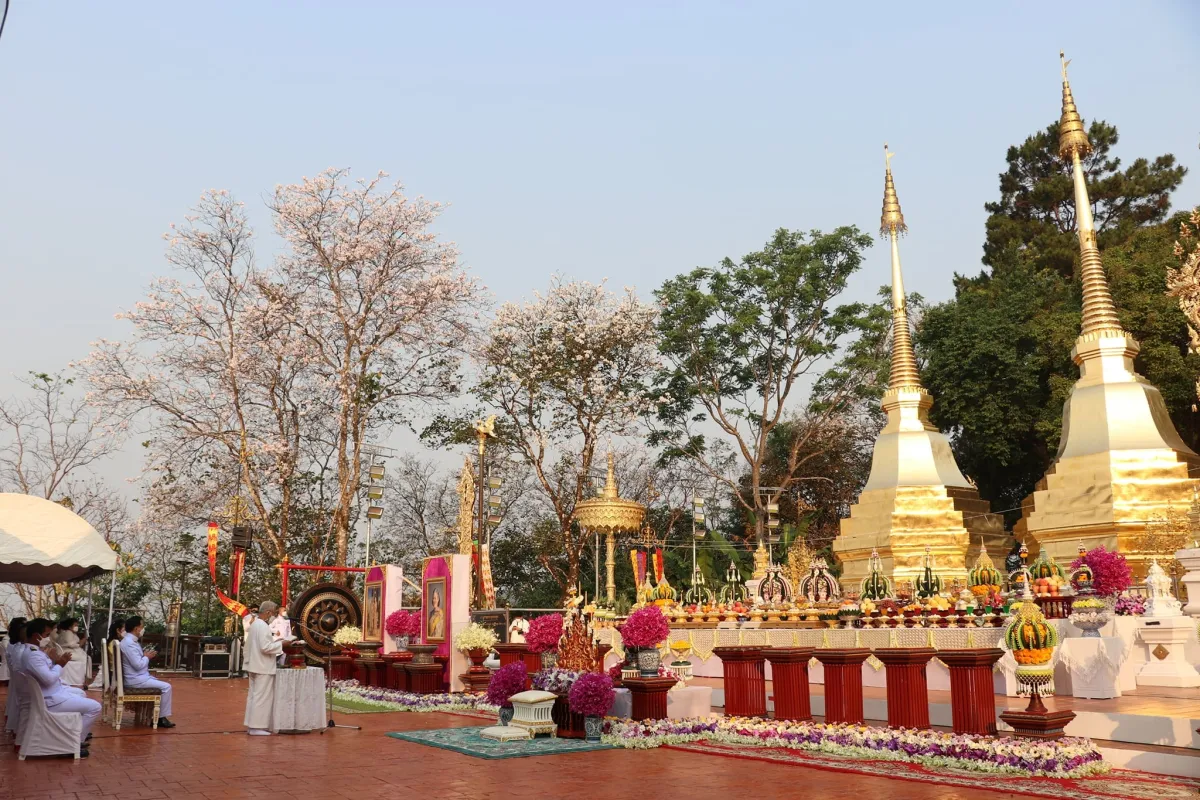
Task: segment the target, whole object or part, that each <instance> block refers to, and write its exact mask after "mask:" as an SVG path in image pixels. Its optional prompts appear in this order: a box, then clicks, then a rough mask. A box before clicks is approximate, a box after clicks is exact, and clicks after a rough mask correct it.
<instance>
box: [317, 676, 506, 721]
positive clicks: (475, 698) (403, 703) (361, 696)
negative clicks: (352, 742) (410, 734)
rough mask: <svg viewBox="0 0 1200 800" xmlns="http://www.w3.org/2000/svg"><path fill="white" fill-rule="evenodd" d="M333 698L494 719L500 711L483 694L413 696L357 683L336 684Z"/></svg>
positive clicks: (390, 709) (458, 693) (388, 707)
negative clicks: (464, 712)
mask: <svg viewBox="0 0 1200 800" xmlns="http://www.w3.org/2000/svg"><path fill="white" fill-rule="evenodd" d="M333 698H334V699H335V700H339V699H340V700H345V701H348V702H351V703H356V704H361V705H368V706H375V707H377V708H384V709H387V710H389V711H415V712H417V713H422V714H424V713H428V712H430V711H478V712H480V714H481V716H482V715H486V716H490V717H494V716H495V715H496V712H497V711H498V710H499V708H498V707H497V706H493V705H491V704H490V703H489V702H488V701H487V697H486V696H485V695H482V694H467V693H463V692H456V693H454V694H413V693H412V692H401V691H397V690H395V689H380V688H376V687H374V686H363V685H361V684H360V683H359V682H358V681H354V680H349V681H334V682H333Z"/></svg>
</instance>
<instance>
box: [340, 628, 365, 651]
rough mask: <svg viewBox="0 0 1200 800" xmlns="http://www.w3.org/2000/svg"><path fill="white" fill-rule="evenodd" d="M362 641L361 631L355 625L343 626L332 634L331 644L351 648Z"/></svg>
mask: <svg viewBox="0 0 1200 800" xmlns="http://www.w3.org/2000/svg"><path fill="white" fill-rule="evenodd" d="M361 641H362V630H361V629H360V628H358V627H357V626H355V625H343V626H342V627H340V628H338V629H337V630H336V631H334V633H333V643H334V644H336V645H339V646H341V647H353V646H354V645H356V644H358V643H359V642H361Z"/></svg>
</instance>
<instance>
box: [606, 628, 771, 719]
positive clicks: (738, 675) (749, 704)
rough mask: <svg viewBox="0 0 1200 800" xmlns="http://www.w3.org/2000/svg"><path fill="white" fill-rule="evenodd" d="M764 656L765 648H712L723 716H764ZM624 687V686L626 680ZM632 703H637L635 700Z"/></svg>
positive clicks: (765, 710)
mask: <svg viewBox="0 0 1200 800" xmlns="http://www.w3.org/2000/svg"><path fill="white" fill-rule="evenodd" d="M765 653H766V648H763V647H754V646H749V645H746V646H741V647H716V648H713V654H714V655H715V656H716V657H717V658H719V659H721V670H722V673H723V675H724V679H725V715H726V716H729V717H765V716H766V715H767V677H766V662H765V659H766V656H765ZM625 684H626V685H627V686H628V685H629V681H626V682H625ZM634 702H635V703H636V702H637V701H636V699H635V701H634ZM663 716H666V698H664V699H663Z"/></svg>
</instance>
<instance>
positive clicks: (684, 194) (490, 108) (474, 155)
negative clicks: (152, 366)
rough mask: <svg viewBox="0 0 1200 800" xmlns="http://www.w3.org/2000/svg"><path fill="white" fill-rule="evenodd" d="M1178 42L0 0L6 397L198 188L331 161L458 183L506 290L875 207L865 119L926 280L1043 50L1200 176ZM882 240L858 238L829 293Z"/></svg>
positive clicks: (973, 203)
mask: <svg viewBox="0 0 1200 800" xmlns="http://www.w3.org/2000/svg"><path fill="white" fill-rule="evenodd" d="M1189 31H1190V32H1189ZM1198 43H1200V5H1198V4H1195V3H1186V2H1158V3H1150V2H1147V3H1137V4H1132V3H1107V2H1097V3H1092V4H1089V5H1088V6H1087V11H1086V13H1080V11H1079V7H1078V5H1075V6H1072V5H1069V4H1047V3H1004V4H1000V3H989V4H982V3H965V4H964V3H953V4H951V3H944V4H939V3H932V2H930V3H919V4H907V6H904V5H901V4H883V3H854V4H852V3H837V4H833V3H821V4H818V3H800V2H781V3H767V2H738V3H732V2H727V3H712V2H686V3H684V2H678V3H658V2H636V3H634V2H614V3H605V4H599V3H596V4H586V5H585V4H568V3H532V2H513V3H463V2H443V3H436V4H423V5H416V4H412V3H403V2H367V1H366V0H358V1H357V2H352V1H351V0H347V2H341V3H329V2H291V3H283V2H258V3H244V2H219V1H217V0H209V1H207V2H170V3H164V2H156V3H151V2H135V1H134V0H125V1H124V2H120V3H96V2H69V1H68V0H55V1H54V2H46V1H45V0H43V1H42V2H35V1H34V0H12V9H11V11H10V14H9V18H8V25H7V27H6V29H5V31H4V33H3V37H2V38H0V277H2V279H3V285H4V291H3V292H0V311H2V313H0V335H2V336H3V341H4V342H5V346H4V347H3V348H2V349H0V397H4V396H8V395H11V394H12V393H13V391H14V390H15V389H16V388H17V387H16V385H15V383H14V376H19V375H23V374H25V373H26V372H27V371H29V370H45V371H54V370H58V369H62V368H64V367H66V366H67V365H68V364H69V363H70V362H72V361H73V360H76V359H80V358H82V357H84V356H86V354H87V352H88V350H89V343H90V342H92V341H94V340H96V339H98V338H113V339H115V338H121V337H122V336H125V335H127V334H128V329H127V328H126V323H122V322H119V321H117V320H115V319H114V314H115V313H116V312H117V311H119V310H121V309H123V308H128V307H130V306H131V305H133V304H134V303H135V302H137V300H138V299H139V298H140V297H141V296H142V295H143V293H144V290H145V287H146V286H147V284H148V282H149V281H150V279H151V278H152V277H153V276H156V275H161V274H165V273H166V272H167V265H166V263H165V261H164V259H163V249H164V242H163V240H162V238H161V234H162V233H163V232H164V231H165V230H167V227H168V225H169V223H171V222H172V221H179V220H181V219H182V217H183V216H184V215H185V214H186V213H187V209H188V208H189V207H190V206H191V205H192V204H194V202H195V201H196V199H197V198H198V197H199V195H200V193H201V192H202V191H203V190H205V189H208V188H225V189H229V190H230V191H231V192H233V193H234V194H235V195H237V196H238V197H239V198H240V199H242V200H244V201H246V203H247V206H248V207H249V209H250V211H251V217H252V220H253V221H254V222H255V224H256V225H257V227H258V229H259V231H260V234H261V235H262V236H263V238H264V239H265V240H266V242H265V244H264V249H269V247H270V236H271V234H270V221H269V218H268V216H267V214H266V212H265V210H264V208H263V204H262V201H263V198H265V197H266V195H267V194H268V193H270V192H271V191H272V189H273V187H274V186H276V185H277V184H281V183H291V182H295V181H297V180H299V179H300V178H301V177H302V176H305V175H313V174H315V173H317V172H319V171H320V170H322V169H325V168H327V167H332V166H337V167H349V168H351V169H353V170H354V171H355V174H357V175H358V176H365V175H370V174H373V173H375V172H376V171H378V170H385V171H387V172H388V173H390V174H391V175H392V176H393V177H395V178H399V179H402V180H403V181H404V183H405V185H406V186H407V188H408V191H409V192H410V193H411V194H413V195H424V196H425V197H427V198H430V199H435V200H440V201H445V202H448V203H449V204H450V205H449V207H448V209H447V210H446V212H445V214H444V216H443V217H442V219H441V220H440V221H439V222H438V225H437V230H438V232H439V233H440V234H441V235H442V236H444V237H446V238H447V239H450V240H453V241H455V242H456V243H457V244H458V246H459V248H460V250H461V252H462V257H463V261H464V263H465V264H466V265H467V267H468V268H469V269H470V270H471V271H472V272H473V273H474V274H475V275H476V276H478V278H479V279H480V281H481V282H482V283H483V284H484V285H486V286H487V287H488V290H489V291H490V292H491V293H492V295H493V296H494V297H495V299H496V301H497V302H503V301H509V300H519V299H521V298H522V297H528V296H529V295H530V293H531V292H533V291H534V290H536V289H539V288H544V287H545V286H546V285H547V284H548V283H549V280H550V276H551V275H552V274H554V273H560V274H562V275H564V276H567V277H571V278H580V279H587V280H592V281H598V280H601V279H607V280H608V281H609V282H610V284H611V285H613V286H614V287H618V288H619V287H621V286H627V285H632V286H636V287H637V289H638V290H639V292H640V293H641V294H643V295H644V296H645V297H647V298H648V297H649V296H650V293H651V292H652V291H653V289H654V288H656V287H657V286H658V285H659V284H660V283H661V282H662V281H663V280H664V279H666V278H668V277H670V276H672V275H675V274H678V273H680V272H683V271H685V270H689V269H691V268H693V267H695V266H698V265H710V264H713V263H715V262H716V261H717V260H719V259H720V258H722V257H724V256H731V257H734V258H737V257H738V256H740V255H742V254H744V253H746V252H749V251H751V250H754V249H757V248H759V247H761V245H762V244H763V243H764V242H765V241H766V240H767V239H768V238H769V236H770V235H771V233H772V231H773V230H774V229H776V228H778V227H789V228H796V229H804V230H807V229H814V228H816V229H824V230H828V229H831V228H833V227H836V226H839V225H848V224H854V225H858V226H859V227H860V228H862V229H864V230H867V231H871V232H874V231H876V230H877V229H878V220H879V212H880V204H881V200H882V189H883V180H882V178H883V175H882V172H883V157H882V152H881V148H882V144H883V142H884V141H885V140H886V141H888V142H889V143H890V144H891V147H892V150H893V151H895V152H896V154H897V155H896V157H895V159H894V160H893V170H894V173H895V179H896V186H897V190H898V192H899V196H900V200H901V203H902V205H903V208H904V213H905V217H906V220H907V222H908V225H909V228H910V233H909V236H908V237H907V239H905V240H904V242H903V244H902V248H901V252H902V258H903V263H904V270H905V281H906V288H907V289H908V291H910V292H919V293H921V294H922V295H924V296H925V297H926V298H927V299H929V300H932V301H938V300H943V299H946V298H947V297H949V296H950V295H951V293H952V285H951V278H952V276H953V274H954V273H955V272H959V273H975V272H977V271H978V270H979V269H980V262H979V258H980V255H981V252H982V251H981V244H982V237H983V230H984V227H983V225H984V219H985V213H984V210H983V204H984V203H985V202H987V201H989V200H993V199H994V198H995V197H996V196H997V175H998V174H999V173H1000V172H1001V171H1002V170H1003V169H1004V167H1005V162H1004V155H1005V151H1006V149H1007V147H1008V146H1009V145H1012V144H1015V143H1019V142H1020V141H1022V140H1023V139H1024V138H1025V137H1026V136H1028V135H1029V134H1031V133H1033V132H1034V131H1036V130H1038V129H1040V128H1043V127H1045V126H1046V125H1047V124H1049V123H1051V122H1053V121H1056V120H1057V118H1058V114H1059V104H1060V82H1059V64H1058V51H1059V49H1060V48H1065V49H1066V51H1067V55H1068V57H1069V58H1071V59H1072V62H1073V63H1072V65H1071V83H1072V88H1073V90H1074V94H1075V98H1076V101H1077V102H1078V104H1079V108H1080V112H1081V113H1082V114H1083V116H1084V117H1085V119H1089V120H1090V119H1092V118H1094V117H1098V118H1103V119H1106V120H1108V121H1109V122H1111V123H1114V124H1116V125H1117V126H1118V128H1119V130H1120V133H1121V143H1120V145H1118V149H1117V154H1118V155H1120V156H1122V157H1123V158H1125V160H1126V161H1128V160H1132V158H1135V157H1138V156H1148V157H1153V156H1157V155H1159V154H1161V153H1165V152H1171V153H1174V154H1175V155H1176V156H1177V157H1178V158H1179V159H1180V161H1181V162H1182V163H1183V164H1184V165H1185V166H1187V167H1188V168H1189V170H1190V174H1189V176H1188V177H1187V179H1186V180H1185V183H1184V185H1183V187H1182V189H1181V190H1180V191H1179V192H1178V193H1177V194H1176V197H1175V204H1176V207H1178V208H1185V207H1190V206H1192V205H1195V204H1198V203H1200V150H1198V149H1197V145H1198V144H1200V103H1197V102H1196V99H1197V98H1196V95H1195V77H1196V75H1198V74H1200V47H1197V44H1198ZM888 269H889V267H888V253H887V249H886V248H884V247H880V246H877V247H875V248H873V249H872V250H871V251H870V252H869V253H868V257H867V262H866V265H865V267H864V269H863V271H862V272H861V273H860V274H859V275H857V276H856V277H855V279H854V281H853V283H852V286H851V289H850V291H849V292H848V293H847V300H860V299H871V298H872V297H873V296H874V293H875V290H876V289H877V288H878V287H879V286H880V285H881V284H883V283H885V282H886V281H887V279H888ZM401 444H402V446H403V445H405V441H404V440H401ZM139 466H140V464H139V463H138V456H137V454H136V448H132V447H131V448H129V450H128V451H127V452H126V453H125V454H124V455H123V456H122V457H121V458H118V459H115V460H114V461H113V462H112V463H110V464H109V465H107V466H106V467H105V470H107V472H108V475H107V477H109V478H111V479H113V480H114V481H119V480H121V479H123V478H128V477H131V476H132V475H134V474H136V472H137V470H138V467H139Z"/></svg>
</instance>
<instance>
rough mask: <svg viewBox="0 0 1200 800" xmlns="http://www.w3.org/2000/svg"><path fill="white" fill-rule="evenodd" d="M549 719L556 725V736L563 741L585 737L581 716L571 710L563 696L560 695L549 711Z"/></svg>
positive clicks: (565, 697)
mask: <svg viewBox="0 0 1200 800" xmlns="http://www.w3.org/2000/svg"><path fill="white" fill-rule="evenodd" d="M550 718H551V719H553V720H554V724H556V725H558V735H559V736H560V737H561V738H563V739H582V738H583V737H584V736H586V735H587V731H586V730H585V729H584V726H583V714H576V713H575V712H574V711H572V710H571V704H570V702H569V701H568V700H567V696H566V695H565V694H560V695H559V696H558V699H557V700H555V701H554V707H553V708H551V709H550Z"/></svg>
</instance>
